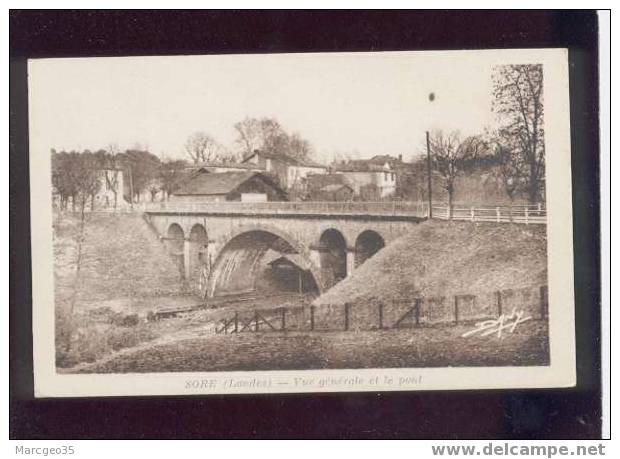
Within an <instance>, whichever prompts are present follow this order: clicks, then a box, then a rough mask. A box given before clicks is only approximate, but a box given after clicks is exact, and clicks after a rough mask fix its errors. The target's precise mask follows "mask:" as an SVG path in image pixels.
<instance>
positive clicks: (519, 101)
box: [52, 64, 545, 211]
mask: <svg viewBox="0 0 620 459" xmlns="http://www.w3.org/2000/svg"><path fill="white" fill-rule="evenodd" d="M492 79H493V80H492V81H493V94H492V100H493V110H494V112H495V114H496V116H497V123H496V126H495V128H494V129H493V130H488V131H487V132H485V133H484V134H480V135H474V136H467V137H462V136H461V135H460V133H459V132H458V131H454V132H443V131H436V132H433V133H431V134H430V136H429V151H430V157H431V165H432V170H433V171H434V173H435V174H437V175H439V176H440V177H441V179H442V186H443V188H444V189H445V191H446V194H447V197H448V207H449V209H450V211H451V209H452V204H453V199H454V193H455V189H456V186H457V178H458V177H460V176H462V175H464V174H467V173H468V172H471V171H473V170H476V169H479V168H481V167H485V166H491V168H492V169H493V170H494V171H495V174H496V176H497V178H498V181H499V182H500V183H501V185H502V188H503V190H504V192H505V193H506V195H507V196H508V197H509V198H510V201H511V202H512V201H513V200H514V199H515V198H517V197H525V198H527V200H528V201H529V202H530V203H532V204H533V203H538V202H541V201H542V200H543V199H544V193H545V180H544V177H545V142H544V105H543V69H542V65H540V64H525V65H502V66H497V67H495V68H494V69H493V75H492ZM233 128H234V130H235V132H236V138H235V141H234V145H233V146H232V147H231V148H228V147H225V146H224V145H223V144H221V143H220V142H218V141H217V140H216V139H215V138H214V137H212V136H211V135H209V134H208V133H206V132H203V131H199V132H195V133H193V134H191V135H190V136H189V137H188V138H187V140H186V142H185V144H184V152H185V154H186V157H187V160H183V159H181V160H179V159H177V160H172V159H160V158H159V157H157V156H156V155H154V154H152V153H150V152H149V151H148V150H147V149H145V148H140V147H139V146H137V147H135V148H132V149H128V150H125V151H122V152H121V151H119V149H118V148H117V147H116V146H115V145H110V146H108V148H106V149H104V150H99V151H95V152H90V151H84V152H81V153H78V152H75V151H72V152H64V151H63V152H54V151H53V154H52V181H53V186H54V188H55V190H56V193H57V195H58V196H59V198H60V205H61V207H63V208H66V206H67V204H68V203H69V202H70V203H71V205H72V206H73V208H74V209H75V206H76V205H77V206H79V207H80V208H84V206H85V205H86V204H87V203H88V202H89V200H90V203H91V206H92V207H94V197H95V195H96V194H97V193H98V192H99V190H100V188H101V187H102V186H105V187H106V188H107V189H108V190H110V191H111V192H112V193H113V195H114V199H113V201H114V202H113V206H114V207H115V208H116V206H117V203H118V201H119V200H120V199H121V198H126V199H127V200H128V201H130V202H134V201H137V200H140V199H141V198H140V196H142V195H143V194H144V193H145V192H147V191H148V193H149V194H150V196H151V200H153V199H154V198H155V196H156V195H157V194H158V193H163V194H165V195H169V194H170V193H172V192H173V191H174V189H175V187H176V186H177V185H178V183H179V180H180V179H181V178H182V176H183V171H184V169H186V168H187V167H188V166H189V165H190V164H192V165H197V164H200V163H205V162H221V163H234V162H240V161H241V160H243V159H244V158H246V157H247V156H249V155H251V154H252V153H253V152H254V151H256V150H260V151H268V152H270V153H272V154H276V155H277V154H283V155H287V156H292V157H296V158H299V159H303V160H307V159H311V157H312V156H313V154H314V148H313V146H312V144H311V143H310V142H309V141H308V140H306V139H304V138H302V137H301V136H300V135H299V134H297V133H289V132H287V131H286V130H285V129H284V128H283V126H282V125H281V124H280V123H279V122H278V120H276V119H275V118H269V117H263V118H250V117H246V118H245V119H243V120H241V121H239V122H237V123H235V124H234V125H233ZM418 169H420V170H419V171H417V170H418ZM422 170H423V165H422V162H417V163H414V164H413V166H412V173H413V174H414V175H416V176H417V177H418V182H420V183H417V184H413V183H412V182H411V181H407V180H402V181H401V185H403V186H405V187H414V186H415V187H416V189H418V191H420V192H422V193H423V192H424V190H423V188H424V187H423V186H422V184H423V181H421V180H419V179H420V175H419V174H417V173H416V171H417V172H422ZM102 171H120V173H122V174H123V177H124V179H125V181H128V182H129V186H128V187H127V186H126V188H127V189H128V190H129V191H128V195H127V196H123V193H124V190H120V189H119V186H118V185H119V182H120V181H119V179H118V174H116V173H111V172H105V173H104V176H103V177H102V175H101V174H102Z"/></svg>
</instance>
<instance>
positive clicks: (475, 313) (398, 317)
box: [215, 286, 548, 334]
mask: <svg viewBox="0 0 620 459" xmlns="http://www.w3.org/2000/svg"><path fill="white" fill-rule="evenodd" d="M513 311H517V312H523V314H524V315H526V316H529V317H531V318H533V319H546V318H547V316H548V294H547V286H542V287H538V288H528V289H516V290H515V289H510V290H501V291H495V292H491V293H488V294H484V295H470V294H463V295H454V296H452V297H450V298H448V297H425V298H421V297H417V298H402V299H395V300H391V301H382V300H380V299H375V300H370V301H366V302H358V303H344V304H336V305H320V306H315V305H310V304H305V305H302V306H282V307H278V308H272V309H260V310H259V309H257V310H250V311H247V310H246V311H235V312H234V313H233V314H232V315H231V316H228V317H226V318H224V319H220V320H219V321H218V322H217V323H216V325H215V332H216V333H223V334H228V333H244V332H249V333H251V332H259V331H264V332H285V331H313V332H314V331H351V330H382V329H399V328H412V327H423V326H433V325H441V324H444V325H456V324H460V323H473V322H477V321H481V320H488V319H496V318H498V317H500V316H502V315H504V316H505V315H510V314H512V312H513Z"/></svg>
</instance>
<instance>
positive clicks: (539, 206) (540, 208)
mask: <svg viewBox="0 0 620 459" xmlns="http://www.w3.org/2000/svg"><path fill="white" fill-rule="evenodd" d="M541 210H542V205H541V203H540V202H539V203H538V216H540V211H541Z"/></svg>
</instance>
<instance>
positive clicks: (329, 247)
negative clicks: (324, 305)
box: [318, 228, 347, 285]
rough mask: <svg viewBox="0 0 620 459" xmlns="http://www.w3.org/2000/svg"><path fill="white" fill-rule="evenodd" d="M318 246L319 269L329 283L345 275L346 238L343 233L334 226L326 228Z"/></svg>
mask: <svg viewBox="0 0 620 459" xmlns="http://www.w3.org/2000/svg"><path fill="white" fill-rule="evenodd" d="M318 246H319V253H320V257H319V258H320V262H321V271H322V272H324V273H325V275H326V276H327V277H328V278H329V284H330V285H333V284H335V283H337V282H340V281H341V280H342V279H344V278H345V277H347V240H346V239H345V237H344V236H343V234H342V233H341V232H340V231H339V230H337V229H335V228H329V229H326V230H325V231H323V233H322V234H321V236H320V238H319V245H318Z"/></svg>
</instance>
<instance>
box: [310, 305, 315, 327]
mask: <svg viewBox="0 0 620 459" xmlns="http://www.w3.org/2000/svg"><path fill="white" fill-rule="evenodd" d="M310 330H314V306H310Z"/></svg>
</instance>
